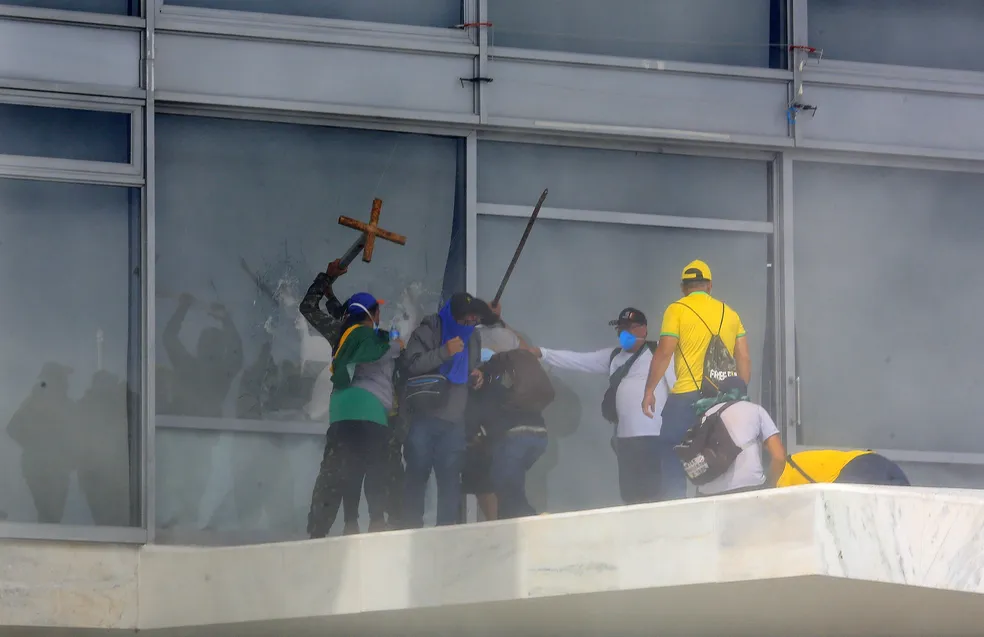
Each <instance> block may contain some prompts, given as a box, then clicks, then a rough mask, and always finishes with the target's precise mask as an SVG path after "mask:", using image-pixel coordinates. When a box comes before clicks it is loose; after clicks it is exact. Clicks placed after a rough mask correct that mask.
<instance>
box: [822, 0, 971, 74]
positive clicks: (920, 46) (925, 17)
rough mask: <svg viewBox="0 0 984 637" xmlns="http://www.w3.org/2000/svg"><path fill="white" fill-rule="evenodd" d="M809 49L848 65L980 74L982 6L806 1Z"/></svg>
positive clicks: (949, 1)
mask: <svg viewBox="0 0 984 637" xmlns="http://www.w3.org/2000/svg"><path fill="white" fill-rule="evenodd" d="M808 7H809V30H810V32H809V37H810V40H809V41H810V45H811V46H815V47H820V48H823V50H824V57H828V58H831V59H834V60H848V61H851V62H874V63H879V64H897V65H901V66H924V67H932V68H942V69H957V70H964V71H984V38H982V37H981V34H982V33H984V2H980V1H979V0H810V2H809V4H808Z"/></svg>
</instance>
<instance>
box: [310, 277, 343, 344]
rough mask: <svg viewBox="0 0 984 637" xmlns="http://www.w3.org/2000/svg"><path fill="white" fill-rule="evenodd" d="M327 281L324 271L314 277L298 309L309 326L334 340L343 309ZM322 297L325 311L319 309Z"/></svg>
mask: <svg viewBox="0 0 984 637" xmlns="http://www.w3.org/2000/svg"><path fill="white" fill-rule="evenodd" d="M327 281H328V275H327V274H325V273H324V272H321V273H319V274H318V276H316V277H315V278H314V282H313V283H312V284H311V287H309V288H308V291H307V294H305V295H304V299H303V300H302V301H301V305H300V311H301V316H303V317H304V318H305V319H306V320H307V322H308V323H310V324H311V327H313V328H314V329H316V330H317V331H318V333H319V334H321V335H322V336H324V337H325V338H326V339H328V340H329V341H334V340H335V339H336V338H337V337H338V330H339V329H340V328H341V326H342V314H344V309H343V308H342V304H341V303H339V302H338V299H337V298H336V297H335V294H334V293H333V292H332V290H331V286H330V285H327ZM322 298H324V299H325V307H326V309H327V310H328V311H327V312H326V311H324V310H322V309H321V299H322Z"/></svg>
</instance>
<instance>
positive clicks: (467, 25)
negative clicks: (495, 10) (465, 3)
mask: <svg viewBox="0 0 984 637" xmlns="http://www.w3.org/2000/svg"><path fill="white" fill-rule="evenodd" d="M491 26H492V23H491V22H465V23H464V24H456V25H454V28H456V29H468V28H471V27H491Z"/></svg>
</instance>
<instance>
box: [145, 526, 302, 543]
mask: <svg viewBox="0 0 984 637" xmlns="http://www.w3.org/2000/svg"><path fill="white" fill-rule="evenodd" d="M309 539H311V538H310V536H308V535H307V534H306V533H303V532H300V531H298V532H296V533H280V532H277V531H263V530H252V529H241V530H228V531H225V530H224V531H218V530H206V529H187V528H181V527H174V528H170V529H157V533H156V539H155V543H156V544H163V545H179V546H205V547H219V546H248V545H251V544H273V543H274V542H297V541H302V540H309Z"/></svg>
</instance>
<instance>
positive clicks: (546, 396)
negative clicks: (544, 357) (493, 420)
mask: <svg viewBox="0 0 984 637" xmlns="http://www.w3.org/2000/svg"><path fill="white" fill-rule="evenodd" d="M481 369H482V373H484V374H485V376H486V380H487V381H488V382H492V381H493V379H494V380H495V382H497V383H499V384H500V385H501V386H502V387H503V388H505V389H507V390H508V391H509V398H508V399H507V400H506V403H507V404H506V405H505V406H506V407H510V408H512V409H516V410H519V411H524V412H528V413H535V414H539V413H540V412H541V411H543V410H544V409H546V408H547V405H549V404H550V403H552V402H553V400H554V397H555V393H554V388H553V383H551V382H550V377H549V376H547V372H545V371H544V370H543V366H542V365H540V360H539V359H538V358H537V357H536V355H535V354H533V353H532V352H529V351H527V350H525V349H512V350H508V351H505V352H498V353H497V354H494V355H493V356H492V358H490V359H489V360H488V362H486V363H485V364H484V365H482V368H481Z"/></svg>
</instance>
